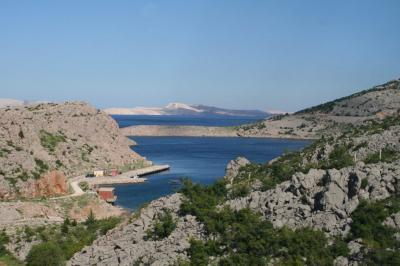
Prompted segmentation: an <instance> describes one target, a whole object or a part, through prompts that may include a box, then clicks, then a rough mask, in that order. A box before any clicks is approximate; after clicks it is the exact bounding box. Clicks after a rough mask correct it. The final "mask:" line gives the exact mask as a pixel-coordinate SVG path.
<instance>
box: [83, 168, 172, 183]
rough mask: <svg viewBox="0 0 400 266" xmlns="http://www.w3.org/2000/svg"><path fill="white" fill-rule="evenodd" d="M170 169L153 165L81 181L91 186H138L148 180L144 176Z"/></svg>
mask: <svg viewBox="0 0 400 266" xmlns="http://www.w3.org/2000/svg"><path fill="white" fill-rule="evenodd" d="M169 169H170V166H169V165H153V166H149V167H145V168H141V169H136V170H132V171H128V172H125V173H122V174H120V175H117V176H102V177H87V178H84V180H80V181H86V182H88V184H89V185H90V186H97V185H115V184H136V183H143V182H145V181H146V180H147V179H146V178H144V176H146V175H150V174H155V173H159V172H163V171H167V170H169Z"/></svg>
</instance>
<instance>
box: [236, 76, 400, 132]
mask: <svg viewBox="0 0 400 266" xmlns="http://www.w3.org/2000/svg"><path fill="white" fill-rule="evenodd" d="M399 109H400V80H393V81H390V82H387V83H385V84H382V85H379V86H375V87H373V88H371V89H369V90H364V91H361V92H359V93H355V94H353V95H350V96H347V97H344V98H340V99H337V100H334V101H331V102H328V103H325V104H321V105H318V106H315V107H311V108H308V109H305V110H302V111H299V112H297V113H295V114H292V115H278V116H274V117H272V118H270V119H267V120H265V121H261V122H258V123H256V124H250V125H244V126H242V127H240V128H239V130H238V132H239V135H241V136H266V137H268V136H269V137H287V138H318V137H319V136H321V135H322V134H324V133H325V132H327V131H329V132H332V131H334V132H339V131H340V130H342V128H343V127H346V126H347V125H351V124H355V125H357V124H362V123H363V121H366V120H371V119H373V120H374V119H382V118H384V117H386V116H388V115H393V114H397V113H398V112H399Z"/></svg>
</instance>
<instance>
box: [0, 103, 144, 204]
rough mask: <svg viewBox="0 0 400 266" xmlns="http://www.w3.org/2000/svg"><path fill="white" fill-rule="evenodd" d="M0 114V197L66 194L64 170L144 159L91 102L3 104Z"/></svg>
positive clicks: (70, 173) (78, 170)
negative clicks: (27, 104) (13, 105)
mask: <svg viewBox="0 0 400 266" xmlns="http://www.w3.org/2000/svg"><path fill="white" fill-rule="evenodd" d="M0 117H1V119H0V199H13V198H17V197H25V198H28V197H32V196H50V195H58V194H63V193H65V192H66V188H65V183H64V182H63V177H62V176H63V175H64V176H66V177H71V176H77V175H80V174H84V173H85V172H87V171H91V170H93V169H94V168H108V167H117V166H124V165H134V164H135V163H136V162H137V161H139V160H143V159H142V158H141V157H140V156H139V155H137V154H136V153H135V152H133V151H132V150H131V149H130V147H129V146H130V145H133V144H134V143H133V142H132V141H130V140H129V139H127V138H126V137H125V136H123V135H122V134H121V133H120V131H119V128H118V125H117V123H116V122H115V121H114V120H113V119H112V118H111V117H110V116H108V115H107V114H105V113H103V112H101V111H99V110H97V109H95V108H93V107H92V106H90V105H88V104H86V103H80V102H74V103H63V104H52V103H47V104H37V105H29V106H21V107H12V108H3V109H0Z"/></svg>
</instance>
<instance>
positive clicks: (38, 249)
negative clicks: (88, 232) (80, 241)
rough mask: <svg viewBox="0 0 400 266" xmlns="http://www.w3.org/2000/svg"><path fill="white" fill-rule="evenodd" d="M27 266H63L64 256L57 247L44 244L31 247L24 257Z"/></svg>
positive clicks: (53, 244)
mask: <svg viewBox="0 0 400 266" xmlns="http://www.w3.org/2000/svg"><path fill="white" fill-rule="evenodd" d="M26 264H27V266H60V265H64V264H65V263H64V256H63V252H62V250H61V248H60V247H59V245H57V244H55V243H53V242H45V243H42V244H39V245H36V246H33V247H32V249H31V250H30V251H29V254H28V256H27V257H26Z"/></svg>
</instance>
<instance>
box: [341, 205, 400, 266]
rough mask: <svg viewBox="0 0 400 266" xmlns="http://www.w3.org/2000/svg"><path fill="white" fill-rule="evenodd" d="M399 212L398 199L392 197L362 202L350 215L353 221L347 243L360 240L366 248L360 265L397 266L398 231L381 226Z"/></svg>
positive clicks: (398, 260) (399, 247) (399, 258)
mask: <svg viewBox="0 0 400 266" xmlns="http://www.w3.org/2000/svg"><path fill="white" fill-rule="evenodd" d="M399 211H400V198H399V197H392V198H389V199H386V200H382V201H378V202H366V201H363V202H361V203H360V204H359V206H358V207H357V209H356V210H355V211H354V212H353V213H352V215H351V218H352V220H353V222H352V224H351V229H350V235H349V237H348V241H350V240H353V239H357V238H362V239H363V243H364V244H365V245H366V246H367V248H368V250H369V251H368V252H367V254H365V256H364V258H363V261H362V265H398V263H399V262H400V253H399V251H400V242H399V241H397V240H396V238H395V234H396V233H399V230H396V229H394V228H391V227H388V226H385V225H383V224H382V223H383V221H384V220H386V218H387V217H389V216H390V215H391V214H393V213H397V212H399Z"/></svg>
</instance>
